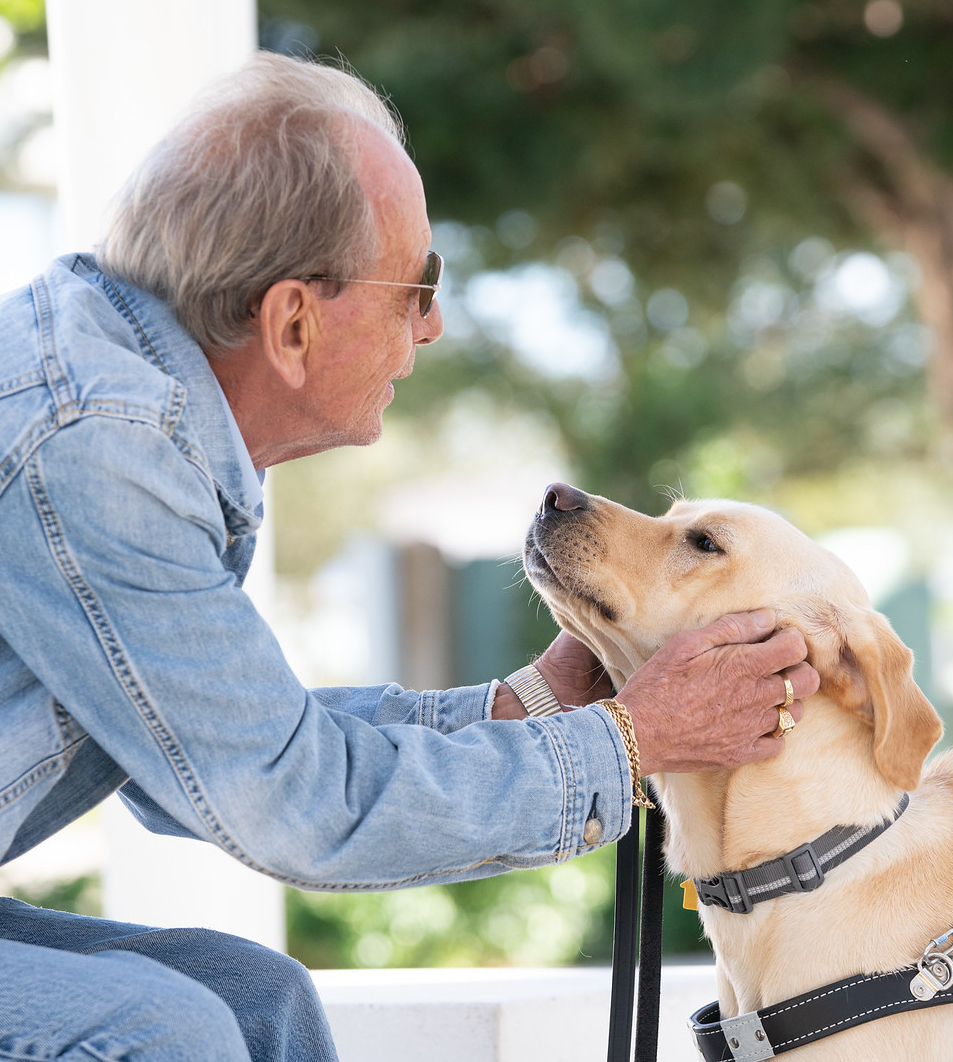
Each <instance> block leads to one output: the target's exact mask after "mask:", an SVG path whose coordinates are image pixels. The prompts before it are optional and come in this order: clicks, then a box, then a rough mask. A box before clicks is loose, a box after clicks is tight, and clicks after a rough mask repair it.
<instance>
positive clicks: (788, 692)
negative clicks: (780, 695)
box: [778, 673, 794, 708]
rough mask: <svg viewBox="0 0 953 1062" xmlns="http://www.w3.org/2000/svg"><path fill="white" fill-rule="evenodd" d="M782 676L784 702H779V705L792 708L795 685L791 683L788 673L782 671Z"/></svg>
mask: <svg viewBox="0 0 953 1062" xmlns="http://www.w3.org/2000/svg"><path fill="white" fill-rule="evenodd" d="M781 678H783V679H784V703H783V704H779V705H778V707H779V708H790V707H791V705H792V704H794V687H793V686H792V685H791V680H790V679H789V678H788V677H787V675H785V674H783V673H782V675H781Z"/></svg>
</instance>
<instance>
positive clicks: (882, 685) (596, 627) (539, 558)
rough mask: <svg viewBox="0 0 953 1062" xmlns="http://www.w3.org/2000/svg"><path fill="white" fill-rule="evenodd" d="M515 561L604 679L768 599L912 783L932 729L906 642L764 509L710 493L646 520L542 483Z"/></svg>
mask: <svg viewBox="0 0 953 1062" xmlns="http://www.w3.org/2000/svg"><path fill="white" fill-rule="evenodd" d="M523 559H524V566H525V569H526V573H527V575H528V576H529V579H530V582H531V583H532V584H533V586H534V587H535V589H536V590H537V591H538V592H539V593H540V595H541V596H542V598H543V599H544V600H545V601H546V603H547V605H548V606H549V608H550V610H551V611H552V613H553V616H554V617H555V619H556V621H557V623H559V624H560V626H561V627H563V628H564V629H565V630H568V631H569V632H570V633H572V634H574V635H575V636H576V637H578V638H579V639H580V640H581V641H583V642H585V643H586V644H587V645H589V646H590V648H592V650H593V651H594V652H595V653H596V655H597V656H598V657H599V658H600V659H601V660H602V661H603V662H604V663H605V665H606V667H607V668H608V670H609V672H610V675H611V676H612V677H613V680H614V681H615V682H616V684H617V685H621V683H622V682H623V681H624V680H625V678H627V677H628V676H629V675H630V674H631V673H632V671H634V670H635V669H636V668H637V667H639V666H640V665H641V664H642V663H644V662H645V660H647V659H648V657H649V656H651V655H652V653H653V652H655V650H656V649H657V648H658V647H659V646H660V645H661V644H662V642H664V641H665V640H666V639H667V638H669V637H671V636H672V635H673V634H675V633H677V632H678V631H681V630H688V629H692V628H696V627H701V626H704V625H705V624H707V623H710V622H712V621H713V620H715V619H717V618H718V617H719V616H722V615H724V614H725V613H729V612H744V611H750V610H752V609H756V608H761V607H769V608H773V609H774V610H775V611H776V613H777V616H778V619H779V623H780V624H782V625H785V626H793V627H796V628H797V629H798V630H800V631H801V632H802V634H803V635H804V638H805V640H806V642H807V645H808V649H809V656H808V659H809V660H810V662H811V664H812V665H813V666H814V668H815V669H816V670H817V672H818V674H819V675H820V677H821V689H820V693H821V694H822V695H825V696H827V697H829V698H830V699H831V700H833V701H834V702H835V703H836V704H837V705H838V707H840V708H841V709H843V710H844V711H846V712H850V713H851V714H853V715H855V716H857V717H859V718H860V719H862V720H863V721H864V722H865V723H867V724H868V725H869V726H870V727H871V728H872V729H873V733H874V754H875V758H876V762H877V766H878V767H879V768H880V771H881V773H882V774H883V775H884V776H885V777H886V778H887V779H888V780H889V781H890V782H892V783H894V784H896V785H898V786H901V787H903V788H905V789H912V788H915V787H916V785H917V784H918V782H919V777H920V771H921V768H922V766H923V761H924V760H925V758H926V756H927V753H928V752H929V751H930V749H931V748H932V747H933V745H934V744H935V743H936V741H937V740H938V739H939V737H940V733H941V726H940V721H939V718H938V717H937V714H936V712H935V711H934V710H933V708H932V706H931V705H930V703H929V702H928V701H927V699H926V698H925V697H924V696H923V694H922V693H921V692H920V690H919V689H918V687H917V686H916V683H915V682H914V681H913V655H912V653H911V652H910V650H909V649H908V648H907V647H906V646H905V645H904V644H903V643H902V642H901V641H900V639H899V638H898V637H897V635H896V634H895V633H894V632H893V630H892V629H891V627H890V625H889V623H888V622H887V620H886V619H885V618H884V617H883V616H881V615H880V614H879V613H877V612H875V611H874V610H873V608H872V607H871V604H870V599H869V597H868V596H867V593H866V591H865V590H864V588H863V587H862V585H861V584H860V582H859V580H858V579H857V578H856V576H855V575H854V574H853V572H851V570H850V569H849V568H848V567H847V566H846V565H845V564H844V563H843V562H842V561H840V560H839V558H837V557H836V556H835V555H834V554H833V553H831V552H830V551H828V550H826V549H824V548H823V547H822V546H819V545H818V544H817V543H816V542H813V541H812V540H811V539H809V538H808V537H807V536H806V535H804V534H802V533H801V532H800V531H798V530H797V529H796V528H795V527H793V526H792V525H791V524H789V523H788V522H787V521H786V520H784V519H782V518H781V517H780V516H778V515H777V514H775V513H772V512H769V511H768V510H766V509H762V508H759V507H758V506H754V505H747V504H743V503H740V502H732V501H720V500H719V501H677V502H675V504H674V505H673V506H672V508H671V509H670V510H669V511H668V513H666V514H665V515H664V516H661V517H651V516H645V515H643V514H642V513H638V512H635V511H633V510H631V509H626V508H624V507H623V506H621V505H618V504H616V503H614V502H610V501H608V500H607V499H605V498H599V497H595V496H593V495H589V494H584V493H583V492H582V491H579V490H576V489H575V488H573V487H569V486H566V485H565V484H554V485H553V486H551V487H549V488H548V489H547V491H546V495H545V497H544V500H543V504H542V506H541V508H540V510H539V512H538V513H537V514H536V517H535V519H534V521H533V523H532V525H531V527H530V529H529V533H528V535H527V538H526V546H525V549H524V554H523Z"/></svg>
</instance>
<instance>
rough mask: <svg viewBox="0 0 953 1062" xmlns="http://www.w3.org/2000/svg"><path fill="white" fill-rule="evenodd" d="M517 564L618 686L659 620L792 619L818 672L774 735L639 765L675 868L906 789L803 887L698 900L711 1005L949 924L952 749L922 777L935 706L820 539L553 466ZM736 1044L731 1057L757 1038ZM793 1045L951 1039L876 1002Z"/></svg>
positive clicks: (664, 634) (934, 732)
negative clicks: (604, 485) (763, 741)
mask: <svg viewBox="0 0 953 1062" xmlns="http://www.w3.org/2000/svg"><path fill="white" fill-rule="evenodd" d="M524 564H525V568H526V572H527V574H528V576H529V579H530V581H531V582H532V584H533V586H534V587H535V588H536V589H537V590H538V592H539V593H540V595H541V596H542V597H543V599H544V600H545V601H546V603H547V604H548V606H549V608H550V609H551V611H552V613H553V615H554V617H555V618H556V621H557V622H558V623H559V624H560V625H561V626H562V627H563V628H564V629H566V630H568V631H569V632H571V633H572V634H574V635H576V637H578V638H580V639H581V640H582V641H584V642H585V643H586V644H588V645H589V646H590V648H592V650H593V651H594V652H595V653H596V654H597V656H599V658H600V659H601V660H602V661H603V662H604V663H605V665H606V667H607V669H608V671H609V673H610V675H611V676H612V679H613V681H614V683H615V684H616V685H617V686H621V685H622V684H623V682H624V681H625V679H626V678H627V677H628V676H629V675H630V674H631V673H632V672H633V671H634V670H635V669H636V668H638V667H639V666H640V665H641V664H642V663H644V662H645V660H646V659H647V658H648V657H649V656H650V655H651V654H652V653H653V652H654V651H655V650H656V649H657V648H658V647H659V646H660V645H661V644H662V642H663V641H665V640H666V639H667V638H668V637H669V636H671V635H673V634H675V633H676V632H678V631H680V630H686V629H690V628H697V627H701V626H704V625H705V624H707V623H709V622H710V621H712V620H714V619H716V618H718V617H719V616H721V615H723V614H725V613H728V612H739V611H747V610H751V609H755V608H759V607H762V606H767V607H771V608H773V609H775V610H776V612H777V615H778V617H779V621H780V623H781V624H782V625H792V626H794V627H796V628H798V629H799V630H800V631H801V632H802V633H803V635H804V638H805V640H806V642H807V645H808V647H809V660H810V662H811V664H812V665H813V666H814V668H815V669H816V670H817V672H818V673H819V674H820V677H821V687H820V690H819V692H818V693H817V694H816V696H814V697H812V698H810V699H809V700H808V701H807V703H806V704H805V711H804V717H803V719H802V721H801V722H800V723H799V724H798V726H797V728H796V729H795V730H794V731H792V732H791V734H790V735H789V736H788V737H787V738H786V744H785V747H784V750H783V753H782V755H780V756H778V757H775V758H774V759H772V760H770V761H768V762H764V763H759V764H756V765H751V766H746V767H741V768H739V769H737V770H733V771H709V772H699V773H696V774H660V775H657V776H655V777H654V778H653V779H652V782H653V785H654V787H655V791H656V793H657V794H658V795H659V797H660V800H661V803H662V805H663V807H664V810H665V814H666V817H667V822H668V839H667V844H666V856H667V860H668V863H669V867H670V869H672V870H673V871H675V872H676V873H678V874H679V875H682V876H684V877H691V878H694V879H696V880H702V879H714V881H715V882H716V883H717V882H718V881H719V880H720V879H719V875H724V874H726V873H728V872H735V871H741V870H745V869H747V868H751V867H754V866H756V865H758V864H761V863H763V862H765V861H771V860H776V859H778V858H779V857H781V856H783V855H784V854H786V853H791V852H793V851H795V850H797V849H798V848H799V846H802V845H804V844H805V843H806V842H810V841H812V840H814V839H816V838H819V837H820V836H821V835H824V834H825V833H826V832H827V831H830V830H832V829H833V828H835V827H837V826H840V825H857V826H873V825H875V824H878V823H883V822H884V820H887V821H889V820H891V819H893V817H894V816H895V815H896V813H897V808H898V806H899V805H901V803H902V797H903V794H904V793H905V792H906V793H909V794H910V801H909V806H908V807H907V810H906V811H905V812H904V813H903V814H902V815H901V816H900V817H899V818H898V819H897V820H896V821H895V822H894V823H893V825H892V826H890V827H889V828H888V829H885V830H884V832H882V833H881V834H879V836H877V837H876V839H875V840H873V841H871V842H870V843H869V844H867V846H866V847H864V848H863V849H862V850H861V851H859V852H857V853H856V854H854V855H852V856H851V857H850V858H849V859H847V860H846V861H845V862H843V863H841V864H840V865H839V866H836V867H835V868H834V869H830V870H829V871H828V872H827V873H826V875H825V874H822V875H820V876H821V878H822V879H823V881H822V884H820V885H819V887H817V888H816V889H813V891H802V892H796V893H789V894H785V895H781V896H778V897H777V898H774V899H769V900H767V902H763V903H759V904H757V905H756V906H752V907H751V909H750V910H749V911H748V913H738V912H737V910H726V909H724V907H725V906H727V904H724V903H722V904H721V906H719V905H717V901H716V905H712V906H701V907H700V916H701V918H702V921H703V924H704V928H705V932H706V933H707V935H708V936H709V937H710V939H711V941H712V944H713V947H714V951H715V956H716V961H717V979H718V994H719V1002H720V1008H721V1017H722V1018H733V1017H735V1016H737V1015H745V1014H748V1013H749V1012H754V1011H757V1010H758V1009H759V1008H763V1007H767V1006H768V1005H771V1004H775V1003H778V1002H780V1001H784V1000H787V999H789V998H790V997H793V996H797V995H799V994H801V993H811V992H813V990H814V989H817V988H818V987H820V986H823V985H826V984H827V983H829V982H834V981H838V980H840V979H842V978H853V977H854V976H855V975H857V974H865V975H866V974H871V973H881V972H886V971H892V970H897V969H899V968H901V967H904V966H907V965H908V964H913V963H916V962H917V960H918V959H920V958H921V956H922V954H923V951H924V947H925V946H926V945H927V943H928V942H929V941H930V940H931V938H936V937H938V936H940V935H941V934H943V933H945V932H946V931H947V930H948V929H950V927H951V926H953V753H950V754H943V755H939V756H937V757H936V758H935V759H934V760H933V762H932V764H931V765H930V766H929V767H927V769H926V771H925V772H924V773H923V778H922V780H921V772H923V768H924V763H925V760H926V757H927V755H928V753H929V752H930V750H931V748H932V747H933V745H934V744H935V743H936V741H937V740H938V739H939V737H940V734H941V726H940V721H939V718H938V716H937V714H936V712H935V711H934V709H933V708H932V707H931V705H930V704H929V702H928V701H927V700H926V698H925V697H924V696H923V694H922V693H921V692H920V690H919V688H918V687H917V686H916V684H915V683H914V681H913V677H912V654H911V653H910V651H909V650H908V649H907V648H906V647H905V646H904V645H903V644H902V642H901V641H900V640H899V638H898V637H897V636H896V634H895V633H894V632H893V630H892V629H891V627H890V625H889V624H888V622H887V620H886V619H885V618H884V617H883V616H881V615H880V614H879V613H877V612H875V611H874V610H873V609H872V607H871V604H870V601H869V598H868V596H867V594H866V592H865V591H864V589H863V587H862V586H861V584H860V583H859V581H858V580H857V578H856V577H855V576H854V574H853V573H852V572H851V571H850V570H849V569H848V568H847V567H846V566H845V565H844V564H843V563H842V562H841V561H840V560H839V559H838V558H837V557H835V556H834V555H833V554H832V553H830V552H829V551H827V550H825V549H824V548H822V547H821V546H819V545H818V544H817V543H815V542H813V541H811V540H810V539H809V538H807V537H806V536H805V535H803V534H802V533H801V532H800V531H798V530H797V529H795V528H794V527H792V526H791V525H790V524H789V523H788V522H787V521H785V520H783V519H782V518H781V517H779V516H777V515H776V514H774V513H772V512H769V511H767V510H765V509H761V508H758V507H756V506H752V505H747V504H742V503H738V502H731V501H677V502H675V504H674V505H673V506H672V508H671V509H670V511H669V512H668V513H667V514H666V515H665V516H662V517H658V518H654V517H650V516H645V515H643V514H641V513H638V512H634V511H633V510H631V509H626V508H624V507H623V506H621V505H618V504H615V503H613V502H611V501H608V500H606V499H605V498H599V497H595V496H591V495H587V494H584V493H583V492H582V491H578V490H576V489H575V488H572V487H568V486H566V485H565V484H554V485H553V486H552V487H550V488H549V489H548V490H547V493H546V497H545V499H544V502H543V506H542V508H541V509H540V511H539V513H538V514H537V516H536V519H535V520H534V522H533V525H532V527H531V528H530V531H529V534H528V537H527V542H526V549H525V552H524ZM813 884H816V882H813V883H810V884H809V885H807V886H805V887H806V888H813ZM735 900H737V896H735V897H734V899H733V901H732V902H734V901H735ZM741 902H742V904H743V903H744V901H741ZM914 972H915V971H914ZM941 972H942V971H941ZM758 1039H759V1040H763V1039H764V1035H763V1033H762V1032H760V1031H759V1032H758ZM788 1049H789V1050H790V1048H788ZM739 1050H740V1051H741V1053H739V1054H737V1055H736V1057H739V1058H741V1057H751V1058H756V1057H770V1056H764V1055H759V1054H757V1053H753V1054H750V1055H745V1054H744V1048H743V1046H742V1048H739ZM754 1050H755V1052H756V1051H757V1048H755V1049H754ZM725 1057H732V1056H731V1055H726V1056H725ZM793 1057H795V1058H797V1059H798V1060H799V1062H800V1060H801V1059H803V1060H804V1062H808V1060H811V1059H824V1060H825V1062H840V1060H843V1062H856V1060H857V1059H890V1060H891V1062H898V1060H905V1059H909V1060H911V1062H913V1060H917V1062H919V1060H922V1059H924V1058H932V1059H941V1058H953V1005H951V1006H935V1007H933V1008H932V1009H928V1010H922V1011H920V1012H918V1013H916V1014H912V1015H911V1014H893V1015H891V1016H889V1017H884V1018H883V1019H882V1020H877V1021H873V1022H871V1023H870V1024H865V1025H862V1026H860V1027H858V1028H852V1029H849V1030H847V1031H843V1032H840V1033H838V1034H837V1035H833V1036H829V1037H828V1038H826V1039H823V1040H820V1041H819V1042H817V1043H813V1044H807V1045H806V1046H800V1047H798V1048H797V1050H795V1051H794V1056H793Z"/></svg>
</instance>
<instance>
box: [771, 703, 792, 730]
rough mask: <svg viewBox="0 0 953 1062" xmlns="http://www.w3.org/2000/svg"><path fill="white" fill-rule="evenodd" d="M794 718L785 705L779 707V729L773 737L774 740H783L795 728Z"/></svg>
mask: <svg viewBox="0 0 953 1062" xmlns="http://www.w3.org/2000/svg"><path fill="white" fill-rule="evenodd" d="M795 725H796V724H795V722H794V716H793V715H791V713H790V712H789V711H788V710H787V708H785V707H784V706H783V705H780V704H779V705H778V728H777V730H775V732H774V733H773V734H772V735H771V737H774V738H783V737H785V736H786V735H787V734H788V733H789V732H790V731H792V730H793V729H794V727H795Z"/></svg>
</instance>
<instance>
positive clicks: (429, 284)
mask: <svg viewBox="0 0 953 1062" xmlns="http://www.w3.org/2000/svg"><path fill="white" fill-rule="evenodd" d="M304 279H305V280H330V281H332V282H333V283H335V284H380V285H381V286H383V287H388V288H420V304H419V305H420V316H421V317H426V316H427V314H428V313H430V311H431V310H432V309H433V304H434V299H436V297H437V292H438V291H439V290H440V281H441V280H443V259H442V258H441V257H440V255H439V254H437V252H436V251H428V252H427V263H426V265H425V266H424V275H423V276H422V277H421V278H420V283H419V284H404V283H402V282H401V281H399V280H362V279H361V278H359V277H327V276H324V274H323V273H315V274H313V275H312V276H307V277H304Z"/></svg>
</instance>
